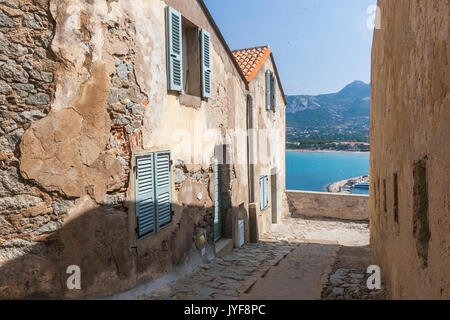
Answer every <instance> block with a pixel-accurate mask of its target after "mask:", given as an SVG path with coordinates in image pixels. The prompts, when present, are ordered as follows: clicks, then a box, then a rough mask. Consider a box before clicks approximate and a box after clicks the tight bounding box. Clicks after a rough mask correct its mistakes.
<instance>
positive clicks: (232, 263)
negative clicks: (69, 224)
mask: <svg viewBox="0 0 450 320" xmlns="http://www.w3.org/2000/svg"><path fill="white" fill-rule="evenodd" d="M368 244H369V228H368V224H367V223H360V222H343V221H334V220H320V219H304V218H302V217H291V218H288V219H285V220H284V221H283V222H282V223H281V224H279V225H274V226H273V228H272V232H271V233H270V234H267V235H264V236H263V239H262V240H261V242H260V243H258V244H246V245H245V246H243V247H242V248H237V249H234V250H233V252H232V253H231V254H229V255H227V256H224V257H222V258H216V259H214V260H213V261H212V262H210V263H209V264H206V265H202V266H200V267H197V268H196V269H195V270H194V271H193V272H191V273H189V274H187V275H185V276H183V277H181V278H180V279H178V280H175V281H172V282H170V283H168V284H166V285H164V286H162V287H161V288H160V289H158V290H156V291H151V290H146V291H145V292H141V293H139V294H138V295H135V296H134V298H137V299H155V300H172V299H179V300H237V299H336V300H342V299H383V298H384V291H380V290H378V291H376V292H373V291H369V290H367V289H366V287H365V281H366V277H367V275H366V274H365V270H366V268H367V266H368V265H370V264H373V261H372V259H373V258H372V256H371V253H370V249H369V248H368ZM355 250H356V251H355ZM358 250H359V251H358ZM361 250H362V251H361ZM149 288H151V286H149Z"/></svg>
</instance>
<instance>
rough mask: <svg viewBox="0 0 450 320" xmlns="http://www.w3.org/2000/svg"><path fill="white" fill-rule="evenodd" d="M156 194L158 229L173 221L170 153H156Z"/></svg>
mask: <svg viewBox="0 0 450 320" xmlns="http://www.w3.org/2000/svg"><path fill="white" fill-rule="evenodd" d="M155 195H156V209H157V210H156V211H157V224H158V231H159V230H160V229H161V228H164V227H165V226H167V225H168V224H170V223H171V222H172V188H171V181H170V153H169V152H157V153H155Z"/></svg>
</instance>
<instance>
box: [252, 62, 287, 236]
mask: <svg viewBox="0 0 450 320" xmlns="http://www.w3.org/2000/svg"><path fill="white" fill-rule="evenodd" d="M267 70H270V71H271V72H273V73H275V66H274V64H273V62H272V59H271V58H270V57H269V58H268V59H267V60H266V61H265V63H264V65H263V66H262V67H261V69H260V70H259V72H258V74H257V75H256V76H255V77H254V79H253V80H252V81H251V82H250V85H249V93H250V94H251V96H252V98H253V108H252V113H253V114H252V119H253V128H254V130H253V132H254V137H255V139H254V142H253V144H252V145H253V150H252V152H253V157H254V163H255V169H254V171H255V202H256V203H257V212H258V215H257V220H258V230H259V232H260V233H266V232H270V230H271V226H272V223H273V222H279V221H281V217H282V214H283V204H284V202H285V193H284V190H285V189H286V184H285V181H286V167H285V162H286V161H285V157H286V152H285V151H286V148H285V146H286V130H285V128H286V113H285V110H286V105H285V104H284V98H283V94H282V90H281V88H280V86H279V83H278V81H277V84H276V91H277V107H276V112H274V111H273V109H272V110H267V109H266V71H267ZM275 175H276V191H277V194H276V198H277V199H276V200H275V199H273V198H272V192H271V185H272V179H273V178H274V177H275ZM261 176H267V177H268V199H269V204H268V207H267V208H266V209H264V210H262V211H261V210H260V206H259V202H260V201H259V199H260V188H259V178H260V177H261ZM274 203H276V207H277V208H276V215H277V216H276V217H272V207H273V205H274Z"/></svg>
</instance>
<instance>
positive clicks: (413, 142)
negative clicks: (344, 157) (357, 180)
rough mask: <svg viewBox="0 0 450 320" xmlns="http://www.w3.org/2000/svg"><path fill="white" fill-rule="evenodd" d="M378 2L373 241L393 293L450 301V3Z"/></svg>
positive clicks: (444, 0) (374, 54)
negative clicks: (449, 143)
mask: <svg viewBox="0 0 450 320" xmlns="http://www.w3.org/2000/svg"><path fill="white" fill-rule="evenodd" d="M378 4H379V6H380V8H381V29H376V30H375V35H374V41H373V51H372V106H371V137H370V141H371V150H372V152H371V160H370V177H371V191H370V192H371V193H370V221H371V223H370V228H371V246H372V248H373V251H374V254H375V256H376V260H377V262H378V264H379V266H380V267H381V271H382V275H383V277H384V281H385V282H386V284H387V287H388V289H389V291H390V295H391V297H392V298H394V299H433V298H435V299H449V297H450V294H449V293H450V260H449V254H450V229H449V228H450V214H449V182H450V181H449V179H450V171H449V163H450V161H449V160H450V148H449V147H448V137H449V136H450V130H449V129H450V121H449V120H450V108H449V106H450V78H449V74H450V72H449V64H448V59H449V51H448V48H449V41H450V38H449V2H448V1H447V0H437V1H420V0H395V1H392V0H379V2H378Z"/></svg>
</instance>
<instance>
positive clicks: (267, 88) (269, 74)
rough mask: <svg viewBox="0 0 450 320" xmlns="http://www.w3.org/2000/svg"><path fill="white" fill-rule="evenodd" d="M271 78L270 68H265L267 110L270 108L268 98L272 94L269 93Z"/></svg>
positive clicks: (269, 98)
mask: <svg viewBox="0 0 450 320" xmlns="http://www.w3.org/2000/svg"><path fill="white" fill-rule="evenodd" d="M271 78H272V74H271V72H270V70H267V71H266V109H267V110H270V100H271V99H272V95H271V94H270V92H271V90H270V87H271V84H270V82H271V81H270V80H271Z"/></svg>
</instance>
